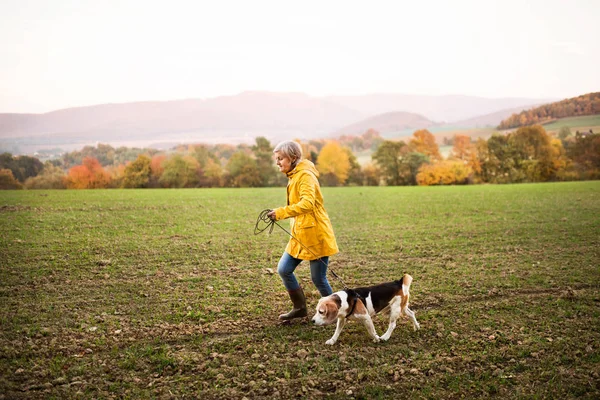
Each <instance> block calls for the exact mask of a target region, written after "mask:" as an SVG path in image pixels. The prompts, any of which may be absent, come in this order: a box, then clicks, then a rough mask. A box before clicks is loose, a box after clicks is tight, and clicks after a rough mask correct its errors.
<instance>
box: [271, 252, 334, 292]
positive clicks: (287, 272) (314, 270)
mask: <svg viewBox="0 0 600 400" xmlns="http://www.w3.org/2000/svg"><path fill="white" fill-rule="evenodd" d="M301 262H302V260H300V259H298V258H294V257H292V256H290V255H289V254H288V253H286V252H284V253H283V255H282V256H281V259H280V260H279V264H278V265H277V272H278V273H279V276H280V277H281V280H282V281H283V285H284V286H285V288H286V289H287V290H296V289H298V288H299V287H300V284H299V283H298V280H297V279H296V276H295V275H294V270H295V269H296V267H297V266H298V265H299V264H300V263H301ZM328 264H329V257H321V258H319V259H316V260H312V261H310V277H311V279H312V281H313V283H314V284H315V286H316V287H317V289H319V293H321V296H323V297H324V296H329V295H330V294H331V293H333V290H331V286H330V285H329V282H328V281H327V265H328Z"/></svg>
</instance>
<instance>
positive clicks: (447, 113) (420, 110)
mask: <svg viewBox="0 0 600 400" xmlns="http://www.w3.org/2000/svg"><path fill="white" fill-rule="evenodd" d="M325 99H326V100H328V101H331V102H333V103H336V104H340V105H343V106H345V107H348V108H351V109H353V110H356V111H358V112H360V113H362V114H365V115H367V116H370V115H377V114H383V113H387V112H395V111H405V112H411V113H416V114H421V115H425V116H426V117H427V118H429V119H431V120H433V121H439V122H445V123H454V122H456V121H461V120H466V119H469V118H474V117H477V116H480V115H486V114H491V113H494V112H497V111H499V110H505V109H509V108H516V107H522V109H523V108H528V107H530V106H531V105H533V104H543V103H547V102H550V101H553V99H530V98H512V97H508V98H499V99H489V98H484V97H474V96H462V95H447V96H422V95H410V94H369V95H364V96H329V97H325Z"/></svg>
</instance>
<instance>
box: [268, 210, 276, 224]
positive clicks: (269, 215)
mask: <svg viewBox="0 0 600 400" xmlns="http://www.w3.org/2000/svg"><path fill="white" fill-rule="evenodd" d="M267 217H269V218H271V220H272V221H276V219H275V218H276V217H275V210H271V211H270V212H269V213H268V214H267Z"/></svg>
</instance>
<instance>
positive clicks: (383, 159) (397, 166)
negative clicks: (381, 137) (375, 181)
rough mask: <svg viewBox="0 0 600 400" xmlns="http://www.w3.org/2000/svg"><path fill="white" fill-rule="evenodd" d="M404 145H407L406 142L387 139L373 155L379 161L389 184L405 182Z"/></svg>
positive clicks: (397, 184) (382, 173)
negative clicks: (403, 171)
mask: <svg viewBox="0 0 600 400" xmlns="http://www.w3.org/2000/svg"><path fill="white" fill-rule="evenodd" d="M404 147H406V144H405V143H404V142H392V141H390V140H385V141H384V142H383V143H381V145H380V146H379V147H378V148H377V150H376V151H375V153H373V155H372V156H371V158H372V159H373V161H375V162H376V163H377V166H378V167H379V170H380V171H381V175H382V177H383V179H384V180H385V182H386V184H387V185H390V186H399V185H402V183H403V177H402V169H403V167H404V166H403V165H402V155H403V149H404Z"/></svg>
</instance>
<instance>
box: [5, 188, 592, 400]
mask: <svg viewBox="0 0 600 400" xmlns="http://www.w3.org/2000/svg"><path fill="white" fill-rule="evenodd" d="M323 191H324V196H325V201H326V208H327V210H328V212H329V214H330V216H331V220H332V223H333V225H334V229H335V232H336V235H337V240H338V244H339V247H340V250H341V251H340V253H339V254H338V255H336V256H333V257H332V261H331V268H332V269H333V270H334V271H335V272H336V273H337V274H338V275H340V276H341V277H342V278H343V280H344V281H345V282H346V283H347V284H348V285H349V286H351V287H353V286H366V285H371V284H377V283H381V282H385V281H390V280H394V279H398V278H399V277H400V276H401V275H402V274H403V273H404V272H408V273H410V274H411V275H412V276H413V277H414V282H413V285H412V288H411V296H412V297H411V304H412V305H411V308H412V309H413V310H414V311H415V312H416V316H417V319H418V320H419V322H420V324H421V330H420V331H417V332H413V330H412V328H411V326H410V323H409V322H408V321H406V320H400V321H399V324H398V327H397V328H396V330H395V332H394V334H393V335H392V337H391V339H390V340H389V341H388V342H385V343H377V344H376V343H372V342H371V340H369V338H368V337H367V335H366V332H365V330H364V328H363V327H362V326H361V325H359V324H357V323H355V322H354V323H352V322H351V323H349V324H347V326H346V328H345V329H344V332H343V333H342V335H341V336H340V339H339V341H338V343H336V345H334V346H328V345H326V344H325V341H326V340H327V339H329V337H330V336H331V335H332V334H333V330H334V327H333V326H329V327H315V326H312V324H310V322H309V321H308V320H306V319H304V320H301V321H295V322H293V323H288V324H281V323H279V322H278V321H277V315H278V314H279V313H281V312H285V311H288V308H289V306H290V303H289V299H288V298H287V295H286V293H285V291H284V289H283V286H282V284H281V281H280V279H279V276H278V275H277V273H276V265H277V261H278V259H279V257H280V256H281V253H282V251H283V249H284V247H285V244H286V242H287V240H288V237H287V235H286V234H285V233H284V232H283V231H282V230H280V229H279V228H277V227H275V230H274V231H273V233H272V234H270V235H269V234H267V233H266V232H265V233H262V234H261V235H256V236H255V235H254V234H253V230H254V225H255V222H256V218H257V216H258V214H259V212H260V211H261V210H263V209H265V208H274V207H277V206H281V205H283V204H284V203H285V188H283V187H282V188H263V189H187V190H186V189H184V190H167V189H163V190H90V191H85V190H69V191H3V192H0V232H1V233H0V302H1V304H2V307H1V308H0V399H21V398H22V399H25V398H27V399H31V398H56V399H69V398H165V399H168V398H203V399H213V398H221V399H242V398H244V397H245V398H249V399H250V398H292V397H300V398H320V397H324V398H367V399H372V398H391V397H399V398H430V399H440V398H460V397H466V398H489V397H502V398H505V399H506V398H510V399H512V398H575V397H577V398H589V399H592V398H599V397H600V182H568V183H548V184H521V185H504V186H494V185H479V186H475V185H474V186H465V187H455V186H448V187H354V188H324V190H323ZM281 224H282V226H284V227H286V228H287V222H285V221H283V222H281ZM274 271H275V272H274ZM297 274H298V277H299V279H300V281H301V282H302V284H303V286H304V287H305V289H306V292H307V297H308V302H309V307H310V308H311V309H313V308H314V306H315V305H316V302H317V300H318V298H319V296H318V293H317V292H316V290H315V288H314V286H313V285H312V283H311V281H310V274H309V271H308V268H307V266H306V265H304V264H302V265H301V266H300V267H299V269H298V270H297ZM330 282H331V284H332V286H333V288H334V290H340V289H342V285H341V284H340V282H339V281H337V280H336V279H335V278H334V277H330ZM375 322H376V328H377V330H378V331H379V332H380V333H382V332H383V331H384V330H385V328H386V327H387V323H386V318H385V317H382V316H379V317H378V318H377V319H376V321H375Z"/></svg>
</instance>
